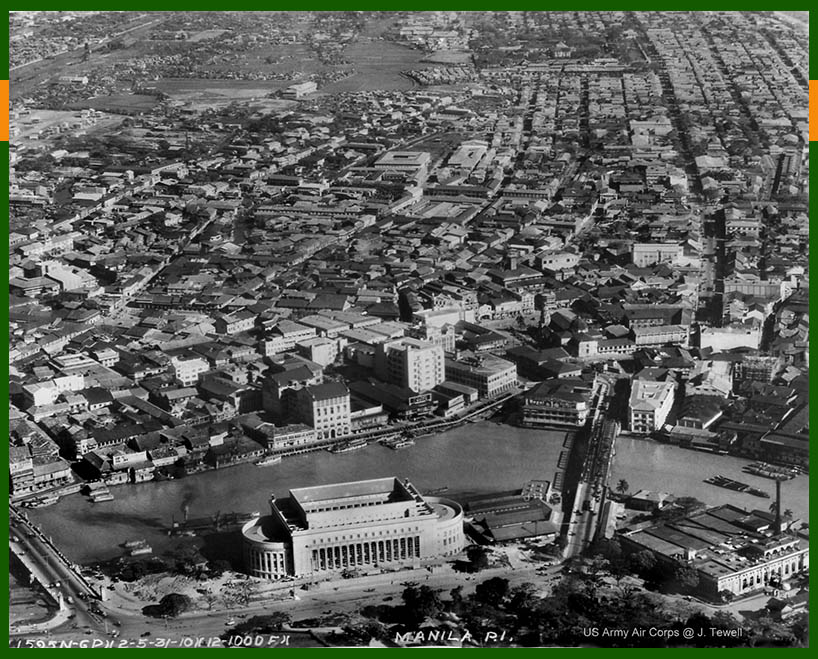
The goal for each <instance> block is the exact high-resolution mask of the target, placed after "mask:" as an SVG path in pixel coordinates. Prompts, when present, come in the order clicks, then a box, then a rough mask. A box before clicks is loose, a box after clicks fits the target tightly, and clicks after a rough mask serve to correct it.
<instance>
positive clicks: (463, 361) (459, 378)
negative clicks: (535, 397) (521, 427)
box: [446, 355, 517, 398]
mask: <svg viewBox="0 0 818 659" xmlns="http://www.w3.org/2000/svg"><path fill="white" fill-rule="evenodd" d="M446 379H447V380H450V381H452V382H457V383H458V384H465V385H466V386H468V387H474V388H475V389H477V391H479V392H480V397H481V398H489V397H491V396H496V395H497V394H500V393H503V392H504V391H508V390H509V389H513V388H514V386H515V385H516V384H517V365H516V364H514V363H513V362H510V361H507V360H505V359H502V358H501V357H496V356H494V355H480V356H479V357H478V356H474V355H467V356H464V357H460V358H459V359H447V360H446Z"/></svg>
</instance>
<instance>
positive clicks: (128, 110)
mask: <svg viewBox="0 0 818 659" xmlns="http://www.w3.org/2000/svg"><path fill="white" fill-rule="evenodd" d="M158 103H159V100H158V99H157V98H156V97H155V96H148V95H146V94H111V95H109V96H97V97H95V98H89V99H87V100H85V101H81V102H79V103H74V104H73V105H72V108H74V109H77V110H84V109H86V108H91V109H93V110H99V111H100V112H111V113H113V114H138V113H140V112H148V111H150V110H151V109H152V108H154V107H155V106H156V105H157V104H158Z"/></svg>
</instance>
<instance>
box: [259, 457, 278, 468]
mask: <svg viewBox="0 0 818 659" xmlns="http://www.w3.org/2000/svg"><path fill="white" fill-rule="evenodd" d="M279 462H281V456H280V455H268V456H266V457H263V458H261V460H257V461H256V463H255V465H256V467H267V466H269V465H277V464H278V463H279Z"/></svg>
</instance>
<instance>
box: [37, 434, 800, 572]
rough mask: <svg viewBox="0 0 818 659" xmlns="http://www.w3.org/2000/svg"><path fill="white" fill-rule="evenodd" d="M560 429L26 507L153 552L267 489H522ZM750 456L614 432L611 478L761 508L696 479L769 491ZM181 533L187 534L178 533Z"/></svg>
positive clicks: (318, 460) (233, 471)
mask: <svg viewBox="0 0 818 659" xmlns="http://www.w3.org/2000/svg"><path fill="white" fill-rule="evenodd" d="M564 438H565V433H564V432H560V431H548V430H532V429H526V428H517V427H513V426H507V425H500V424H497V423H494V422H490V421H485V422H480V423H474V424H466V425H464V426H461V427H460V428H457V429H454V430H451V431H449V432H446V433H442V434H439V435H435V436H430V437H422V438H420V439H418V440H417V443H416V444H415V446H413V447H411V448H408V449H404V450H400V451H393V450H391V449H388V448H385V447H383V446H380V445H377V444H373V445H370V446H369V447H367V448H366V449H362V450H360V451H356V452H353V453H347V454H331V453H328V452H326V451H317V452H314V453H308V454H305V455H301V456H296V457H291V458H285V459H284V460H283V461H282V462H281V463H280V464H278V465H273V466H269V467H256V466H255V465H253V464H244V465H241V466H237V467H228V468H225V469H220V470H217V471H208V472H204V473H202V474H197V475H194V476H188V477H186V478H182V479H179V480H174V481H163V482H155V483H154V482H148V483H141V484H138V485H123V486H118V487H113V488H111V492H112V493H113V494H114V496H115V499H114V500H113V501H107V502H103V503H96V504H94V503H91V502H90V501H89V500H88V499H87V498H86V497H84V496H81V495H78V494H76V495H72V496H69V497H65V498H63V499H62V500H61V501H60V502H58V503H57V504H55V505H53V506H49V507H47V508H38V509H32V510H30V511H29V513H28V514H29V516H30V517H31V519H32V520H33V521H34V522H35V523H37V524H39V525H40V527H41V528H42V529H43V531H44V532H46V533H47V534H49V535H50V536H51V537H52V539H53V540H54V542H56V543H57V544H58V545H59V546H60V547H61V548H62V550H63V552H64V553H65V554H66V555H67V556H68V557H69V558H71V559H72V560H74V561H76V562H78V563H90V562H95V561H98V560H103V559H107V558H112V557H115V556H119V555H122V553H123V550H122V548H121V547H120V545H121V544H122V543H123V542H126V541H128V540H134V539H145V540H147V541H148V543H149V544H150V545H151V546H152V547H153V549H154V552H155V553H157V554H161V553H163V552H164V551H166V550H167V549H169V548H170V547H172V546H173V545H174V544H176V543H178V542H179V540H178V539H172V538H169V537H168V535H167V533H166V530H167V528H168V527H169V526H170V524H171V521H172V520H173V519H174V518H175V519H176V520H180V519H181V518H182V515H183V513H182V510H183V508H184V507H185V506H187V507H188V509H189V515H190V517H191V518H197V517H209V516H212V515H215V514H216V513H217V512H222V513H228V512H234V511H235V512H252V511H259V512H261V513H266V512H267V511H268V510H269V497H270V494H275V495H276V496H279V497H280V496H286V495H287V492H288V491H289V490H290V489H293V488H298V487H308V486H311V485H321V484H326V483H336V482H343V481H349V480H360V479H366V478H380V477H384V476H398V477H401V478H403V477H406V478H409V479H411V481H412V482H413V483H414V484H415V485H416V486H417V487H418V488H419V489H420V491H421V492H424V491H429V490H434V489H437V488H443V487H448V488H449V489H448V491H447V492H446V496H450V497H452V498H455V499H457V498H458V497H459V495H464V494H474V493H487V492H496V491H501V490H510V489H515V488H520V487H522V485H523V484H525V483H526V482H527V481H529V480H531V479H545V480H548V481H552V480H553V478H554V473H555V471H556V469H557V462H558V460H559V455H560V453H561V452H562V451H564V450H565V449H564V448H563V441H564ZM749 462H750V461H749V460H746V459H741V458H735V457H731V456H722V455H711V454H708V453H699V452H696V451H691V450H687V449H681V448H678V447H676V446H669V445H666V444H659V443H656V442H653V441H651V440H643V439H634V438H630V437H620V438H619V439H618V440H617V443H616V457H615V460H614V465H613V470H612V475H611V481H610V483H611V486H612V487H616V484H617V482H618V481H619V479H625V480H627V481H628V484H629V486H630V491H631V492H636V491H637V490H640V489H645V490H654V491H663V492H669V493H672V494H674V495H676V496H693V497H696V498H698V499H700V500H701V501H703V502H705V503H706V504H708V505H720V504H724V503H730V504H733V505H736V506H738V507H740V508H744V509H747V510H752V509H754V508H758V509H762V510H767V509H768V507H769V505H770V503H771V501H772V499H762V498H759V497H754V496H752V495H749V494H742V493H739V492H733V491H731V490H726V489H723V488H719V487H716V486H714V485H708V484H706V483H703V482H702V480H703V479H704V478H707V477H709V476H713V475H715V474H723V475H725V476H729V477H731V478H734V479H736V480H739V481H741V482H744V483H749V484H751V485H753V486H754V487H758V488H761V489H762V490H766V491H767V492H769V493H770V495H772V496H774V494H775V484H774V482H773V481H771V480H769V479H766V478H761V477H759V476H753V475H750V474H745V473H743V472H742V471H741V469H742V467H743V466H745V465H747V464H749ZM808 495H809V482H808V477H807V476H799V477H798V478H796V479H794V480H791V481H786V482H785V483H784V485H783V505H782V508H783V509H785V510H786V509H790V510H792V511H793V513H794V514H795V515H796V516H797V517H800V518H801V519H803V520H805V521H806V520H808V519H809V498H808ZM184 541H189V539H184Z"/></svg>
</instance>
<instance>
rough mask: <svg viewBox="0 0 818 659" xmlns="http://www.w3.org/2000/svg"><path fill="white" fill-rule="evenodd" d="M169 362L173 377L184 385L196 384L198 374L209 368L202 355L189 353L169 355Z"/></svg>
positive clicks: (205, 371)
mask: <svg viewBox="0 0 818 659" xmlns="http://www.w3.org/2000/svg"><path fill="white" fill-rule="evenodd" d="M170 363H171V367H172V368H173V375H174V377H175V378H176V379H177V380H179V382H181V383H182V384H183V385H184V386H185V387H189V386H190V385H192V384H196V382H198V380H199V376H200V375H201V374H202V373H207V371H209V370H210V365H209V364H208V363H207V360H206V359H205V358H204V357H200V356H198V355H193V354H191V353H186V354H182V355H177V356H174V357H171V360H170Z"/></svg>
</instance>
